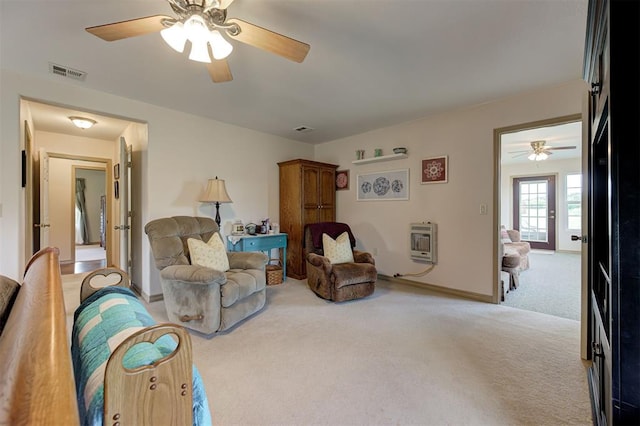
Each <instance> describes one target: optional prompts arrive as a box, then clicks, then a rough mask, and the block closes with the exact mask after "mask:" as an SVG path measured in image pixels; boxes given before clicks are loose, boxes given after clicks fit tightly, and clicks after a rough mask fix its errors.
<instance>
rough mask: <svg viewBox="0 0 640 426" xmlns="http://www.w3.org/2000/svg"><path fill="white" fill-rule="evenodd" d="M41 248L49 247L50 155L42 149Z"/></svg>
mask: <svg viewBox="0 0 640 426" xmlns="http://www.w3.org/2000/svg"><path fill="white" fill-rule="evenodd" d="M33 226H34V227H36V228H40V248H45V247H49V227H50V226H51V224H50V223H49V154H47V153H46V151H45V150H44V149H40V223H34V224H33Z"/></svg>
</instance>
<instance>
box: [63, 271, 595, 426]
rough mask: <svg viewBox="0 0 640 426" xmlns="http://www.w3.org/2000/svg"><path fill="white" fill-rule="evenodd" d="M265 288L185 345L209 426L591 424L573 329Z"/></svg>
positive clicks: (414, 298)
mask: <svg viewBox="0 0 640 426" xmlns="http://www.w3.org/2000/svg"><path fill="white" fill-rule="evenodd" d="M73 277H74V276H70V277H69V278H68V279H66V281H65V290H66V292H67V293H69V296H68V297H67V298H66V300H68V303H70V304H71V305H69V306H70V307H71V309H70V311H71V312H68V314H69V315H72V310H73V309H75V306H77V302H75V305H73V303H74V301H77V290H76V289H75V287H77V282H78V281H79V278H78V276H75V277H76V278H75V281H76V284H74V283H73V281H74V278H73ZM267 291H268V292H267V305H266V307H265V308H264V309H263V310H262V311H261V312H259V313H257V314H256V315H254V316H253V317H251V318H249V319H248V320H246V321H244V322H242V323H240V324H239V325H238V326H236V327H234V328H233V329H232V330H230V331H228V332H226V333H223V334H219V335H217V336H215V337H213V338H212V339H209V340H207V339H204V338H202V337H199V336H196V335H192V344H193V349H194V363H195V364H196V366H197V367H198V369H199V371H200V373H201V375H202V376H203V379H204V382H205V387H206V389H207V395H208V398H209V404H210V408H211V410H212V416H213V420H214V424H216V425H588V424H591V411H590V403H589V396H588V386H587V381H586V368H585V364H584V363H583V362H582V361H581V359H580V356H579V332H580V329H579V323H578V322H577V321H572V320H567V319H563V318H558V317H553V316H549V315H545V314H540V313H535V312H528V311H523V310H519V309H514V308H509V307H505V306H500V305H492V304H486V303H480V302H474V301H468V300H463V299H457V298H453V297H449V296H442V295H438V294H436V293H433V292H429V291H427V290H422V289H417V288H413V287H410V286H405V285H401V284H396V283H391V282H387V281H379V282H378V285H377V288H376V291H375V293H374V294H373V295H372V296H371V297H369V298H367V299H361V300H357V301H352V302H346V303H340V304H335V303H331V302H326V301H324V300H322V299H319V298H318V297H316V296H315V295H314V294H313V293H312V292H311V291H310V290H309V289H308V288H307V287H306V283H305V282H303V281H297V280H293V279H290V278H289V279H288V280H287V281H286V282H285V283H284V284H281V285H278V286H272V287H269V288H268V289H267ZM74 292H76V294H75V295H74V294H73V293H74ZM149 310H150V312H151V313H152V315H153V316H154V317H155V318H156V320H157V321H159V322H163V321H166V320H167V317H166V314H165V312H164V305H163V303H162V302H155V303H153V304H151V305H150V306H149ZM71 320H72V318H71Z"/></svg>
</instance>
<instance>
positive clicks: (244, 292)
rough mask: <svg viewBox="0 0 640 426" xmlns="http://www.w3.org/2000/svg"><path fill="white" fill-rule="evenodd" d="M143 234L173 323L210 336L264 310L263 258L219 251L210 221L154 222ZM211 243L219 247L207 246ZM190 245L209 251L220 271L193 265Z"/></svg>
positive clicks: (178, 218)
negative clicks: (148, 244) (157, 272)
mask: <svg viewBox="0 0 640 426" xmlns="http://www.w3.org/2000/svg"><path fill="white" fill-rule="evenodd" d="M144 230H145V233H146V234H147V236H148V238H149V243H150V244H151V250H152V252H153V257H154V259H155V264H156V267H157V268H158V269H159V270H160V281H161V284H162V291H163V296H164V303H165V307H166V310H167V315H168V317H169V320H170V321H171V322H174V323H177V324H180V325H183V326H184V327H186V328H188V329H190V330H194V331H197V332H199V333H202V334H204V335H206V336H207V337H212V336H213V335H214V334H215V333H217V332H220V331H223V330H228V329H229V328H231V327H232V326H234V325H235V324H237V323H238V322H240V321H242V320H243V319H245V318H247V317H249V316H250V315H252V314H254V313H256V312H258V311H259V310H261V309H262V308H263V307H264V304H265V301H266V276H265V266H266V264H267V262H268V258H267V255H265V254H264V253H261V252H227V251H226V248H224V247H225V246H224V245H222V248H220V244H224V243H222V239H221V238H219V229H218V225H217V224H216V223H215V221H214V220H213V219H211V218H207V217H191V216H174V217H168V218H162V219H156V220H153V221H151V222H149V223H148V224H147V225H146V226H145V228H144ZM214 234H217V235H214ZM212 242H215V243H217V244H218V246H217V247H213V246H212V247H211V248H210V247H209V246H211V243H212ZM190 247H192V248H193V250H196V248H197V250H199V251H204V252H205V254H207V253H209V254H212V253H213V254H214V255H213V257H215V259H216V261H221V262H223V263H224V267H218V266H217V265H214V266H216V268H217V269H215V268H214V267H212V266H211V265H209V266H202V263H200V264H194V263H195V262H193V259H192V256H191V255H192V253H190V251H189V249H190ZM227 262H228V264H227ZM204 263H205V264H207V263H206V262H204ZM225 269H226V270H225Z"/></svg>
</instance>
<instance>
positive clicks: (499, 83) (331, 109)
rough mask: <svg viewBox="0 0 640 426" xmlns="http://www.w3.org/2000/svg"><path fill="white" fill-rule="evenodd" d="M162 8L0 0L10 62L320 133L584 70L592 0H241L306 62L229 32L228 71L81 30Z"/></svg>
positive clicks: (235, 10) (148, 39)
mask: <svg viewBox="0 0 640 426" xmlns="http://www.w3.org/2000/svg"><path fill="white" fill-rule="evenodd" d="M155 14H163V15H171V16H174V15H173V12H172V10H171V8H170V7H169V5H168V3H167V2H166V1H164V0H82V1H78V0H56V1H52V0H41V1H39V0H1V1H0V40H1V43H0V66H2V67H3V68H7V69H11V70H15V71H18V72H21V73H26V74H31V75H35V76H38V77H41V78H45V79H51V80H56V81H63V82H67V83H69V84H71V85H79V86H83V87H86V88H90V89H95V90H98V91H103V92H108V93H112V94H115V95H119V96H123V97H126V98H132V99H136V100H140V101H143V102H147V103H150V104H154V105H159V106H163V107H167V108H172V109H176V110H180V111H184V112H188V113H192V114H196V115H200V116H205V117H210V118H212V119H215V120H219V121H223V122H227V123H232V124H236V125H239V126H242V127H246V128H250V129H255V130H258V131H262V132H266V133H270V134H274V135H278V136H282V137H285V138H289V139H294V140H299V141H303V142H308V143H321V142H325V141H329V140H334V139H338V138H342V137H346V136H349V135H353V134H358V133H362V132H365V131H369V130H372V129H376V128H381V127H386V126H390V125H393V124H397V123H402V122H406V121H410V120H414V119H418V118H421V117H425V116H428V115H431V114H436V113H440V112H443V111H450V110H454V109H457V108H461V107H465V106H469V105H475V104H480V103H483V102H488V101H491V100H494V99H497V98H502V97H505V96H510V95H513V94H517V93H521V92H524V91H531V90H536V89H537V88H541V87H546V86H549V85H553V84H561V83H564V82H567V81H570V80H575V79H580V78H581V77H582V58H583V50H584V37H585V28H586V18H587V0H393V1H389V0H236V1H235V2H233V3H232V4H231V6H229V8H228V14H229V17H237V18H240V19H243V20H245V21H249V22H251V23H253V24H256V25H259V26H262V27H266V28H268V29H270V30H273V31H276V32H279V33H282V34H284V35H287V36H289V37H292V38H295V39H297V40H300V41H303V42H306V43H309V44H310V45H311V50H310V52H309V55H308V56H307V58H306V60H305V61H304V62H303V63H301V64H298V63H295V62H291V61H288V60H286V59H283V58H281V57H279V56H276V55H273V54H270V53H267V52H264V51H262V50H259V49H257V48H254V47H252V46H248V45H245V44H242V43H239V42H237V41H236V40H232V41H231V42H232V44H233V45H234V51H233V53H232V54H231V56H230V57H229V58H228V62H229V65H230V67H231V71H232V73H233V77H234V79H233V81H231V82H228V83H212V82H211V80H210V78H209V75H208V74H207V71H206V68H205V66H204V65H203V64H200V63H197V62H192V61H189V60H188V59H187V53H185V54H182V55H181V54H179V53H177V52H175V51H173V50H171V49H170V48H169V47H168V46H166V45H165V43H164V42H163V40H162V39H161V37H160V35H159V34H148V35H144V36H140V37H135V38H129V39H124V40H120V41H114V42H106V41H103V40H101V39H99V38H97V37H95V36H93V35H91V34H89V33H87V32H86V31H85V30H84V29H85V28H86V27H89V26H95V25H101V24H105V23H111V22H116V21H122V20H127V19H133V18H138V17H143V16H149V15H155ZM49 63H56V64H60V65H64V66H67V67H70V68H74V69H77V70H81V71H84V72H86V73H87V78H86V80H85V81H84V82H79V81H75V80H70V79H66V78H64V77H60V76H57V75H52V74H49ZM75 108H78V109H80V110H81V109H82V105H76V106H75ZM38 111H40V110H38ZM38 111H36V112H35V113H34V121H35V126H36V130H48V131H58V132H60V130H59V128H57V127H55V124H54V123H56V122H57V123H60V124H62V122H63V121H65V120H67V119H66V116H67V115H70V114H69V111H66V110H65V109H64V108H62V109H55V113H56V114H58V117H57V118H55V117H47V116H45V115H44V111H43V112H42V114H39V113H38ZM79 112H82V111H79ZM91 113H92V114H96V115H100V112H91ZM108 113H117V112H113V111H109V112H108ZM60 117H63V118H64V120H63V119H61V118H60ZM133 118H134V119H137V120H144V119H145V117H133ZM550 118H551V117H550ZM99 121H101V122H102V130H103V131H107V130H109V129H108V127H109V124H108V123H105V122H104V121H103V120H99ZM107 121H108V122H111V120H107ZM66 124H67V123H65V125H66ZM120 124H122V123H120V122H119V120H115V125H120ZM298 126H307V127H311V128H313V129H314V131H312V132H308V133H299V132H296V131H294V130H293V129H294V128H295V127H298ZM99 127H100V126H96V127H95V128H94V129H92V130H91V131H98V130H96V129H98V128H99ZM85 132H89V131H85ZM85 134H87V135H89V133H85ZM92 137H100V138H103V135H100V136H92Z"/></svg>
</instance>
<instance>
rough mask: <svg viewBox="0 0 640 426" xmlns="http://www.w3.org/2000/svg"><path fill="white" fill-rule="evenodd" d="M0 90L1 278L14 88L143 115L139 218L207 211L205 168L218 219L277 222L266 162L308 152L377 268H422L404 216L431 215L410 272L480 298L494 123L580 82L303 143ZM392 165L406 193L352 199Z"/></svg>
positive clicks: (25, 80) (147, 261) (31, 86)
mask: <svg viewBox="0 0 640 426" xmlns="http://www.w3.org/2000/svg"><path fill="white" fill-rule="evenodd" d="M0 86H2V89H3V90H2V92H1V93H0V100H1V103H0V107H1V114H0V120H1V122H0V137H1V139H0V140H1V142H0V144H1V145H0V146H1V149H2V151H1V154H2V159H1V160H0V177H1V178H2V181H1V184H0V205H1V206H2V215H0V271H2V273H3V274H4V275H9V276H12V277H19V276H20V274H21V270H22V268H23V265H24V256H21V255H20V253H22V252H23V250H21V248H23V243H22V241H21V240H22V238H23V236H24V233H25V231H24V225H23V222H24V221H23V219H22V218H23V217H24V201H23V192H24V190H22V189H21V188H20V168H19V164H20V162H19V158H20V157H19V152H20V151H19V150H20V149H21V147H22V144H23V136H22V129H21V124H20V107H19V99H20V96H21V95H22V96H26V97H30V98H35V99H41V100H43V101H45V102H50V103H59V104H63V105H69V106H75V107H78V108H81V109H87V110H92V111H99V112H104V113H107V114H111V115H118V116H120V117H125V118H130V119H133V120H136V121H139V122H147V123H148V147H146V151H145V150H144V147H143V148H142V149H143V150H142V151H140V152H138V153H137V155H138V156H139V157H140V158H141V168H140V169H141V170H140V173H141V186H142V187H141V194H140V199H139V203H140V204H141V205H140V208H141V212H140V223H141V224H144V223H147V222H148V221H149V220H151V219H154V218H158V217H164V216H170V215H180V214H185V215H208V216H214V214H215V208H214V206H211V205H201V204H200V203H199V202H198V201H197V200H198V199H199V196H200V195H201V193H202V191H203V190H204V187H205V184H206V180H207V179H208V178H213V177H215V176H218V177H220V178H221V179H225V180H226V183H227V189H228V191H229V195H230V196H231V198H232V200H233V204H224V205H222V206H221V209H220V214H221V216H222V220H223V227H225V226H227V227H228V225H229V224H230V223H231V222H233V221H234V220H235V219H242V220H243V221H245V222H246V221H248V220H256V219H259V218H263V217H267V216H268V217H270V218H271V219H272V220H273V221H279V217H278V205H279V201H278V167H277V164H276V163H277V162H279V161H284V160H288V159H293V158H314V156H315V159H316V160H318V161H324V162H328V163H334V164H338V165H339V166H340V168H341V169H350V170H351V185H350V189H349V190H347V191H339V192H338V193H337V215H338V220H341V221H345V222H348V223H350V224H351V225H352V226H353V228H354V231H355V233H356V235H357V238H358V245H359V247H362V248H365V249H377V252H378V254H377V255H376V261H377V265H378V269H379V271H380V273H382V274H387V275H393V274H394V273H403V274H404V273H411V272H418V271H421V270H422V269H424V267H425V265H424V264H416V263H414V262H412V261H411V260H410V259H409V254H408V252H409V246H408V244H409V237H408V227H409V223H410V222H416V221H426V220H429V221H432V222H435V223H437V224H438V232H439V238H438V265H437V266H436V268H435V269H434V270H433V271H432V272H431V273H430V274H428V275H427V276H425V277H423V278H409V279H416V280H418V281H423V282H428V283H432V284H436V285H441V286H444V287H449V288H452V289H459V290H464V291H468V292H474V293H478V294H482V295H491V294H493V287H494V285H493V282H492V279H493V278H492V277H493V272H494V267H493V263H492V262H493V260H492V259H493V255H494V254H493V239H494V236H495V235H496V232H495V230H494V222H495V223H496V224H497V217H498V214H497V212H495V211H494V183H493V177H494V171H493V159H494V152H493V131H494V129H496V128H502V127H507V126H513V125H516V124H521V123H527V122H531V121H536V120H543V119H549V118H553V117H559V116H566V115H570V114H577V113H580V112H581V110H582V106H581V102H582V95H583V93H584V92H585V91H586V90H587V88H586V85H585V83H584V82H583V81H582V80H575V81H573V82H569V83H567V84H563V85H559V86H555V87H550V88H546V89H543V90H539V91H536V92H531V93H525V94H522V95H520V96H516V97H511V98H508V99H502V100H498V101H495V102H490V103H486V104H483V105H479V106H474V107H470V108H466V109H462V110H459V111H453V112H450V113H447V114H442V115H438V116H432V117H427V118H424V119H421V120H416V121H413V122H410V123H405V124H402V125H398V126H393V127H388V128H384V129H379V130H376V131H372V132H368V133H365V134H360V135H355V136H352V137H348V138H344V139H340V140H336V141H332V142H328V143H325V144H321V145H318V146H315V147H313V146H310V145H307V144H303V143H298V142H295V141H290V140H287V139H282V138H278V137H275V136H271V135H267V134H263V133H260V132H255V131H252V130H248V129H244V128H240V127H236V126H232V125H228V124H224V123H220V122H217V121H214V120H209V119H205V118H202V117H198V116H194V115H189V114H184V113H181V112H178V111H173V110H169V109H165V108H160V107H156V106H153V105H149V104H145V103H142V102H138V101H133V100H130V99H126V98H122V97H118V96H113V95H110V94H106V93H101V92H97V91H92V90H87V89H85V88H83V87H81V86H79V85H75V84H67V83H66V82H61V80H60V79H59V78H57V77H55V76H52V77H49V79H38V78H34V77H32V76H25V75H18V74H15V73H13V72H11V71H7V70H2V72H1V74H0ZM396 146H405V147H407V148H408V150H409V158H408V159H405V160H397V161H394V162H387V163H374V164H367V165H359V166H356V165H353V164H352V163H351V161H352V160H354V159H355V150H356V149H365V150H367V151H368V153H371V152H373V149H374V148H382V149H383V150H384V152H385V153H389V152H390V151H391V149H392V148H393V147H396ZM438 155H448V156H449V172H450V173H449V182H448V183H446V184H432V185H421V184H420V182H419V176H420V174H419V172H420V162H421V160H422V159H423V158H426V157H431V156H438ZM399 168H409V169H410V185H411V188H410V199H409V200H408V201H381V202H378V201H368V202H358V201H356V200H355V186H354V183H353V182H355V179H356V176H357V174H358V173H363V172H368V171H379V170H393V169H399ZM495 195H496V197H497V196H498V194H495ZM480 204H487V205H488V207H489V211H488V214H487V215H480V214H479V206H480ZM494 215H495V217H496V219H495V221H494ZM138 232H140V231H139V230H138ZM134 233H135V232H134ZM135 238H136V240H137V242H138V243H139V245H140V247H141V249H140V250H139V251H140V259H139V262H140V265H139V268H140V271H141V277H140V280H141V281H142V282H141V283H139V286H140V287H141V289H142V291H143V293H145V295H147V296H149V295H154V294H158V293H160V292H161V290H160V286H159V280H158V274H157V271H156V269H155V266H154V265H153V262H152V258H151V254H150V252H149V247H148V242H147V241H146V238H145V236H144V235H138V236H137V237H135ZM136 261H138V259H136ZM134 273H135V268H134Z"/></svg>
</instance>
